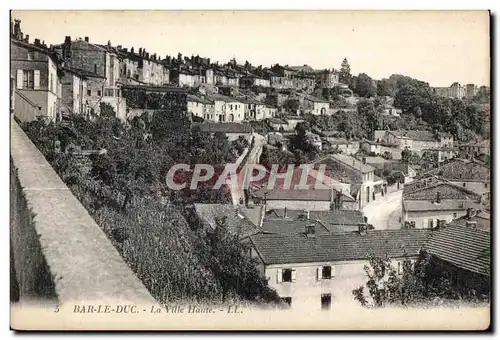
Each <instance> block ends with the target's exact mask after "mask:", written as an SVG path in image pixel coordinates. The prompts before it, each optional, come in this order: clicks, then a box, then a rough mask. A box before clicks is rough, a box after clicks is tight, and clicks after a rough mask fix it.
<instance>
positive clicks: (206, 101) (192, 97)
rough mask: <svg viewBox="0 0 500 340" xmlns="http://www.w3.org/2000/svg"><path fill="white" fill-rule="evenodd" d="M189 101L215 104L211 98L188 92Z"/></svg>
mask: <svg viewBox="0 0 500 340" xmlns="http://www.w3.org/2000/svg"><path fill="white" fill-rule="evenodd" d="M187 101H188V102H196V103H202V104H213V102H212V101H210V100H208V99H206V98H202V97H198V96H195V95H193V94H188V95H187Z"/></svg>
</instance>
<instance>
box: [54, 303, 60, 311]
mask: <svg viewBox="0 0 500 340" xmlns="http://www.w3.org/2000/svg"><path fill="white" fill-rule="evenodd" d="M54 313H59V305H56V309H54Z"/></svg>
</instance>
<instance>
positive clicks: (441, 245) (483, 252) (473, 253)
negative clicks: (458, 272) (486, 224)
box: [424, 225, 491, 276]
mask: <svg viewBox="0 0 500 340" xmlns="http://www.w3.org/2000/svg"><path fill="white" fill-rule="evenodd" d="M424 250H425V251H427V252H428V253H429V254H431V255H433V256H436V257H437V258H439V259H441V260H443V261H446V262H448V263H451V264H452V265H454V266H456V267H458V268H462V269H465V270H468V271H471V272H474V273H478V274H482V275H488V276H489V272H490V257H491V234H490V233H489V232H488V231H485V230H481V229H477V228H474V227H467V226H458V225H455V226H447V227H444V228H442V229H439V230H437V231H435V232H434V233H433V235H432V237H431V238H430V239H429V241H428V243H427V244H426V245H425V246H424Z"/></svg>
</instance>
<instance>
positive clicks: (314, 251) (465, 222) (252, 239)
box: [195, 204, 491, 311]
mask: <svg viewBox="0 0 500 340" xmlns="http://www.w3.org/2000/svg"><path fill="white" fill-rule="evenodd" d="M195 211H196V213H197V215H198V217H199V218H200V220H202V221H203V222H204V224H205V225H206V226H207V227H208V228H214V227H215V225H216V224H217V222H216V220H217V218H225V221H226V226H227V228H228V229H229V231H230V232H232V233H234V234H236V235H238V236H239V237H240V239H241V240H242V242H245V243H247V244H248V245H249V246H250V249H251V255H252V256H253V257H254V258H255V259H256V260H257V269H258V270H259V272H260V274H261V275H262V276H263V277H265V278H266V280H267V283H268V284H269V286H270V287H272V288H273V289H275V290H276V292H277V293H278V294H279V296H280V297H281V299H282V301H283V302H284V303H285V304H287V305H288V306H289V307H290V308H293V309H297V310H308V311H314V310H329V309H331V308H332V307H333V308H335V306H340V307H346V306H349V305H351V306H352V305H355V304H356V303H357V302H356V301H355V300H354V298H353V294H352V291H353V290H354V289H356V288H358V287H360V286H363V285H365V284H366V282H367V279H368V278H367V276H366V273H365V270H364V268H365V266H366V265H368V264H369V257H371V256H375V257H386V256H387V257H389V258H390V260H391V267H392V268H393V270H394V271H395V273H396V275H398V276H401V275H403V268H404V266H403V262H404V261H410V262H411V263H412V264H413V265H414V264H415V263H418V262H419V261H420V260H421V259H423V258H425V257H427V258H428V259H429V260H430V261H429V263H430V265H431V266H432V268H433V272H434V273H435V275H443V276H448V277H451V281H450V285H451V287H453V288H455V289H457V291H464V292H467V291H470V290H472V289H473V290H474V291H475V292H476V295H477V297H481V296H487V295H488V294H489V292H490V289H491V288H490V287H489V284H488V283H489V275H490V274H489V273H490V267H489V266H490V263H489V257H488V256H484V254H485V253H487V252H488V250H489V249H490V246H491V241H490V239H491V237H490V230H489V224H490V219H489V215H488V214H486V213H484V212H476V213H474V214H473V213H470V214H469V215H467V216H463V217H461V218H458V219H456V220H454V221H453V222H451V223H449V224H448V225H442V226H441V227H440V228H435V229H399V230H373V229H371V228H370V227H369V224H367V223H366V222H367V221H366V219H365V218H364V216H362V214H361V212H359V211H345V210H333V211H309V210H292V209H287V208H284V209H271V210H269V211H267V212H265V213H264V214H263V215H261V213H259V212H258V211H257V214H256V211H255V209H249V208H243V207H238V208H234V207H232V206H228V205H220V204H196V205H195ZM458 249H460V251H457V250H458ZM436 279H437V277H436ZM386 288H387V287H385V286H384V285H380V287H379V289H382V290H383V289H386Z"/></svg>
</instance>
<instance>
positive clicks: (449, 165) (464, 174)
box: [422, 159, 491, 181]
mask: <svg viewBox="0 0 500 340" xmlns="http://www.w3.org/2000/svg"><path fill="white" fill-rule="evenodd" d="M490 172H491V170H490V168H488V167H487V166H485V165H483V164H479V163H477V162H471V161H468V160H463V159H454V160H451V161H448V162H446V163H444V164H442V165H440V166H439V167H437V168H434V169H431V170H429V171H427V172H426V173H424V174H422V176H426V175H435V176H440V177H442V178H444V179H447V180H459V181H468V180H469V181H471V180H472V181H474V180H477V181H489V180H490Z"/></svg>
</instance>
